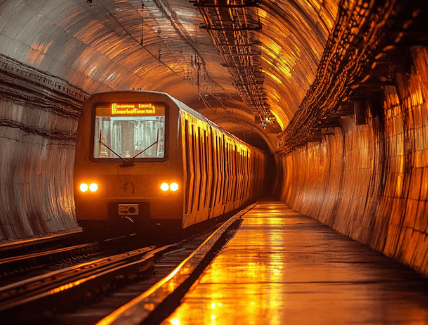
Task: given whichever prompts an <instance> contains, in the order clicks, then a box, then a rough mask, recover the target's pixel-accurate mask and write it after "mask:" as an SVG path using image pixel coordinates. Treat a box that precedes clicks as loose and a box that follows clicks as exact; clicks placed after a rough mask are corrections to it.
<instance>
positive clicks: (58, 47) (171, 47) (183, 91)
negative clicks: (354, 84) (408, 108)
mask: <svg viewBox="0 0 428 325" xmlns="http://www.w3.org/2000/svg"><path fill="white" fill-rule="evenodd" d="M337 6H338V0H282V1H274V0H264V1H244V0H235V1H233V0H231V1H221V0H218V1H217V0H206V1H203V0H198V1H196V4H195V5H194V3H191V2H190V1H187V0H138V1H137V0H92V1H87V0H74V1H73V0H44V1H31V0H14V1H3V2H2V3H1V4H0V14H1V18H0V42H1V44H2V47H1V50H0V51H1V54H4V55H6V56H8V57H11V58H13V59H15V60H17V61H20V62H22V63H25V64H27V65H30V66H32V67H35V68H37V69H40V70H42V71H45V72H47V73H49V74H52V75H55V76H58V77H60V78H63V79H65V80H67V81H68V82H69V83H71V84H73V85H75V86H77V87H80V88H82V89H83V90H84V91H86V92H88V93H94V92H100V91H109V90H127V89H147V90H157V91H164V92H167V93H169V94H171V95H172V96H174V97H176V98H178V99H179V100H181V101H183V102H184V103H186V104H188V105H189V106H191V107H192V108H194V109H196V110H198V111H200V112H202V113H203V114H204V115H206V116H207V117H208V118H210V119H211V120H213V121H214V122H216V123H217V124H218V125H220V126H221V127H223V128H225V129H227V130H228V131H230V132H232V133H234V134H236V135H238V136H239V137H241V138H243V139H244V140H245V141H247V142H249V143H250V144H253V145H256V146H259V147H263V146H266V144H267V145H268V146H269V148H270V150H272V151H274V150H275V141H276V135H275V134H272V133H271V134H268V133H267V132H266V130H264V129H263V127H262V124H261V123H256V121H257V120H258V119H259V118H263V116H261V115H260V116H259V111H257V110H254V108H252V107H249V106H248V98H246V97H245V96H246V95H245V94H243V93H242V89H239V87H237V86H238V83H237V81H236V80H237V78H239V80H244V81H245V79H243V77H246V76H247V73H248V67H247V68H246V69H244V68H245V67H244V68H243V67H238V70H235V71H239V75H238V76H237V75H233V70H231V68H230V66H229V65H228V64H227V62H225V52H224V51H225V49H224V48H222V46H225V44H220V45H219V44H216V37H217V36H215V34H214V33H213V32H212V30H214V29H215V28H217V27H218V26H222V27H221V29H220V31H219V30H218V28H217V32H218V31H219V33H226V32H225V30H226V29H227V30H228V34H227V38H228V40H229V41H231V42H234V41H235V42H236V43H235V45H236V46H235V47H234V51H238V52H239V51H241V52H242V47H243V46H242V45H239V44H250V43H251V48H249V47H248V48H249V50H248V51H250V52H245V53H246V55H245V57H244V59H248V60H250V61H251V64H255V62H256V64H257V70H256V69H255V65H253V66H251V69H252V71H253V72H254V71H255V72H254V73H257V79H256V84H258V85H260V87H261V89H262V92H261V93H258V96H261V97H260V98H259V99H261V100H262V103H261V105H263V106H264V107H263V110H264V109H266V111H267V112H269V114H271V116H272V117H273V118H272V120H271V121H269V122H271V123H273V121H274V120H276V122H275V123H277V124H278V125H279V126H280V127H281V129H283V128H284V127H285V126H286V125H287V124H288V123H289V120H290V119H291V118H292V116H293V114H294V113H295V112H296V110H297V108H298V106H299V104H300V102H301V101H302V99H303V97H304V95H305V93H306V91H307V90H308V89H309V87H310V85H311V83H312V82H313V80H314V77H315V72H316V68H317V65H318V62H319V60H320V58H321V55H322V51H323V46H324V44H325V42H326V40H327V37H328V34H329V31H330V30H331V28H332V27H333V23H334V19H335V16H336V14H337ZM206 8H210V10H211V11H208V10H207V11H205V14H206V13H207V12H210V15H211V16H207V15H205V16H204V9H206ZM220 8H221V12H220ZM216 15H218V16H216ZM218 17H220V18H221V20H220V21H216V20H215V19H218ZM226 20H227V21H226ZM249 20H251V21H249ZM207 22H208V23H211V24H212V25H211V31H210V28H207ZM228 24H229V25H228ZM251 24H254V26H257V28H242V27H240V26H244V27H245V26H247V27H248V26H250V25H251ZM201 26H202V27H205V29H204V28H201ZM216 26H217V27H216ZM230 26H232V29H230ZM245 37H246V38H247V39H243V38H245ZM231 38H235V39H231ZM245 42H248V43H245ZM253 45H254V46H253ZM227 46H228V47H229V48H230V43H229V44H227ZM231 53H232V54H231ZM233 53H235V52H229V54H228V55H229V57H230V56H231V57H233V60H234V62H238V61H236V57H238V58H241V59H242V56H241V57H239V56H238V55H237V54H233ZM238 64H239V62H238ZM247 95H248V94H247ZM250 95H251V94H250ZM264 143H266V144H264Z"/></svg>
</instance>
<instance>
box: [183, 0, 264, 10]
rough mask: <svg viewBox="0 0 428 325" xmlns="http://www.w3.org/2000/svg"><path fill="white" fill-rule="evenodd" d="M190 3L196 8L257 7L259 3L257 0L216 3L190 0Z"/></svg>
mask: <svg viewBox="0 0 428 325" xmlns="http://www.w3.org/2000/svg"><path fill="white" fill-rule="evenodd" d="M190 3H193V5H194V6H195V7H198V8H238V9H243V8H258V7H259V6H260V5H259V3H258V1H248V2H245V3H243V4H226V3H223V4H216V3H206V2H201V1H190Z"/></svg>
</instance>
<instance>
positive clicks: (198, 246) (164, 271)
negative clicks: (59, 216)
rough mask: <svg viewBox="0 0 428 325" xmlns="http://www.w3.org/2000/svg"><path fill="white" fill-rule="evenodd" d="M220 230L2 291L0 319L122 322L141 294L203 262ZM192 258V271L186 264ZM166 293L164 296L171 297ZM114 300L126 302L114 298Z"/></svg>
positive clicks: (40, 277)
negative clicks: (119, 312)
mask: <svg viewBox="0 0 428 325" xmlns="http://www.w3.org/2000/svg"><path fill="white" fill-rule="evenodd" d="M231 219H233V218H231ZM236 223H237V219H236V218H235V220H234V221H230V220H229V221H227V222H225V224H228V225H227V226H226V227H224V225H225V224H223V225H222V226H220V228H219V229H221V228H224V229H223V231H222V232H221V234H222V233H227V231H226V230H225V229H228V228H230V227H231V225H232V224H236ZM219 229H213V230H212V231H211V232H205V233H203V234H199V235H195V236H193V237H192V238H191V239H188V240H186V241H184V242H183V241H182V242H180V243H175V244H170V245H165V246H162V247H153V246H149V247H143V248H139V249H135V250H131V251H128V252H125V253H120V254H115V255H112V256H108V257H103V258H98V259H96V260H92V261H88V262H84V263H80V264H77V265H73V266H69V267H66V268H62V269H60V270H55V271H52V272H48V273H46V274H41V275H38V276H35V277H32V278H29V279H25V280H22V281H18V282H15V283H12V284H9V285H6V286H3V287H0V319H2V323H3V322H4V323H5V324H24V323H25V324H27V323H28V322H29V321H30V322H31V323H32V324H36V323H40V324H42V323H43V324H46V323H48V322H51V323H61V324H76V323H79V324H94V323H96V322H99V321H101V319H102V318H105V317H106V318H107V319H110V320H112V321H114V320H115V319H118V318H120V316H118V315H117V314H114V313H115V311H116V310H117V309H120V308H121V307H122V306H123V305H126V304H128V303H130V301H131V300H132V299H134V298H137V296H139V295H140V294H141V293H142V292H145V293H147V292H155V291H156V290H158V289H159V288H160V287H161V286H163V285H165V283H164V282H165V281H166V280H165V279H170V278H171V277H172V274H175V275H177V274H178V275H181V276H182V275H183V274H187V272H188V271H189V270H194V269H195V268H196V267H197V264H198V263H199V262H200V260H199V262H198V263H196V264H195V262H194V258H195V256H196V257H197V259H198V258H199V259H201V258H202V259H203V258H204V256H206V255H207V253H208V251H209V250H212V249H213V247H214V246H215V245H214V244H215V242H217V241H218V238H220V237H221V236H222V235H221V234H220V235H219V234H218V232H219ZM213 232H214V233H213ZM215 234H217V235H215ZM213 238H214V239H213ZM207 242H209V243H210V244H207ZM207 247H208V248H207ZM190 257H191V260H192V261H193V262H192V263H193V264H194V265H193V266H192V265H190V266H189V265H187V264H186V263H188V262H185V261H187V260H189V258H190ZM192 263H191V264H192ZM185 264H186V265H187V266H186V267H184V266H183V265H185ZM183 267H184V268H185V270H186V271H185V272H183ZM179 268H181V269H180V270H179ZM202 269H203V268H202ZM192 272H193V271H192ZM192 272H191V273H192ZM187 275H188V276H189V277H190V274H187ZM187 278H188V277H187ZM194 280H195V279H194ZM194 280H193V281H194ZM180 281H181V280H180ZM180 281H178V282H174V283H175V284H174V285H172V284H171V283H170V284H168V285H167V287H168V290H171V288H173V289H174V290H175V289H177V288H178V287H181V288H182V287H183V286H182V285H181V284H180V283H181V282H183V281H184V282H185V281H187V282H188V280H186V279H184V280H182V281H181V282H180ZM162 283H163V284H162ZM168 290H166V291H168ZM174 290H173V291H174ZM163 291H165V290H163ZM163 291H162V292H163ZM130 292H132V294H131V293H130ZM108 294H109V295H108ZM170 294H171V292H170ZM170 294H168V296H173V295H170ZM118 296H119V297H125V299H117V297H118ZM109 297H110V298H112V299H110V300H112V302H109V301H110V300H109ZM173 300H174V299H173ZM100 301H101V302H102V303H103V304H104V307H105V305H106V303H107V305H108V308H104V307H103V308H104V311H103V312H102V313H100V312H99V311H97V308H98V307H99V303H100ZM176 301H179V299H178V300H177V299H176ZM159 303H161V301H159ZM151 311H153V310H151ZM151 311H148V312H147V311H146V312H147V314H146V316H145V317H144V318H147V317H149V314H150V313H151ZM109 314H112V315H114V316H109ZM88 315H89V317H88ZM109 317H110V318H109ZM150 317H153V316H150ZM157 317H159V316H157ZM104 322H105V321H104ZM119 323H120V321H119Z"/></svg>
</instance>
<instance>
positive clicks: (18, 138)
mask: <svg viewBox="0 0 428 325" xmlns="http://www.w3.org/2000/svg"><path fill="white" fill-rule="evenodd" d="M0 114H1V115H2V116H0V118H1V119H2V120H6V119H7V120H9V121H14V122H17V124H15V125H10V126H4V127H1V128H0V148H1V150H2V153H1V156H0V240H11V239H18V238H28V237H37V236H42V235H47V234H51V233H57V232H61V231H69V230H73V229H77V228H78V226H77V224H76V220H75V216H74V202H73V193H72V189H73V182H72V181H73V180H72V175H73V161H74V160H73V157H74V149H75V147H74V142H70V141H67V140H59V139H50V138H48V137H44V136H42V135H39V134H34V133H30V132H27V131H25V130H23V129H22V128H19V127H17V125H26V126H27V125H29V126H33V127H37V128H46V127H47V128H59V129H61V128H67V129H70V128H72V129H75V128H76V127H77V121H76V123H73V124H72V123H70V121H68V120H67V119H66V118H64V117H62V116H58V115H56V116H55V115H54V116H52V114H49V113H48V112H46V111H42V110H40V109H37V108H34V107H25V106H23V105H21V104H18V103H16V102H13V101H11V100H7V99H3V98H0ZM6 115H9V116H6Z"/></svg>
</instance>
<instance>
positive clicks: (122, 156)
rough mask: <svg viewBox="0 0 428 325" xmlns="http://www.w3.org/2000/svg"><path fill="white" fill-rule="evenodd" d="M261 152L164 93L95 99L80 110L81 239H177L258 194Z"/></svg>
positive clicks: (77, 188) (77, 194)
mask: <svg viewBox="0 0 428 325" xmlns="http://www.w3.org/2000/svg"><path fill="white" fill-rule="evenodd" d="M265 169H266V154H265V153H264V152H263V151H261V150H259V149H257V148H254V147H252V146H250V145H248V144H246V143H245V142H243V141H242V140H240V139H238V138H237V137H235V136H233V135H232V134H230V133H228V132H227V131H225V130H222V129H221V128H220V127H218V126H217V125H216V124H215V123H213V122H212V121H210V120H208V119H207V118H205V117H204V116H203V115H201V114H200V113H198V112H196V111H195V110H193V109H191V108H189V107H188V106H186V105H185V104H183V103H182V102H180V101H179V100H177V99H175V98H173V97H171V96H170V95H168V94H166V93H161V92H154V91H120V92H106V93H99V94H94V95H92V96H91V97H90V98H89V99H88V100H87V101H86V102H85V103H84V104H83V106H82V114H81V116H80V120H79V126H78V131H77V141H76V155H75V163H74V199H75V209H76V210H75V211H76V218H77V221H78V224H79V225H80V226H81V227H82V228H83V230H84V232H85V233H94V234H95V233H96V234H98V235H103V234H104V235H111V234H116V233H126V232H129V231H133V232H137V233H146V234H154V233H157V234H158V233H180V232H184V231H185V229H189V228H190V229H191V227H192V226H194V225H196V224H202V225H203V224H204V222H206V221H208V220H211V219H214V218H217V217H219V216H221V215H224V214H226V213H228V212H231V211H234V210H236V209H238V208H240V207H243V206H244V205H246V204H248V203H249V202H251V201H252V200H254V199H256V198H257V197H258V196H259V195H260V194H261V193H260V191H261V190H262V188H263V186H262V185H263V181H264V175H265V172H266V171H265Z"/></svg>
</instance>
